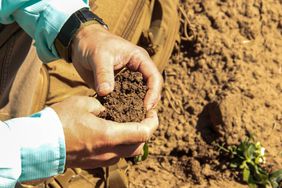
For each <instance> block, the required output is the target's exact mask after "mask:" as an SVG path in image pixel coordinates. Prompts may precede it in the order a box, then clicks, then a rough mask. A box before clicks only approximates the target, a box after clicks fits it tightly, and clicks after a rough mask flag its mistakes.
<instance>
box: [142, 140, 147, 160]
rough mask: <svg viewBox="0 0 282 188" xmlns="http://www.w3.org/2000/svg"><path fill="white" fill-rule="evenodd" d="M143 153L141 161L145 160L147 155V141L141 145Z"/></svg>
mask: <svg viewBox="0 0 282 188" xmlns="http://www.w3.org/2000/svg"><path fill="white" fill-rule="evenodd" d="M143 152H144V153H143V155H142V161H145V160H146V159H147V158H148V155H149V146H148V144H147V143H145V145H144V147H143Z"/></svg>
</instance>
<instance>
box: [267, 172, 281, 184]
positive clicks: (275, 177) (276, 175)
mask: <svg viewBox="0 0 282 188" xmlns="http://www.w3.org/2000/svg"><path fill="white" fill-rule="evenodd" d="M269 179H270V182H271V184H272V187H274V186H273V184H276V185H277V187H278V185H279V183H280V182H282V169H281V170H277V171H274V172H272V173H271V174H270V176H269Z"/></svg>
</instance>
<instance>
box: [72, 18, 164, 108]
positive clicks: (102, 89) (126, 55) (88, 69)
mask: <svg viewBox="0 0 282 188" xmlns="http://www.w3.org/2000/svg"><path fill="white" fill-rule="evenodd" d="M72 61H73V64H74V66H75V68H76V70H77V71H78V73H79V74H80V76H81V77H82V79H84V81H85V82H86V83H87V84H88V85H89V86H90V87H92V88H94V89H95V90H96V92H97V93H98V95H100V96H104V95H107V94H109V93H110V92H112V91H113V89H114V71H115V70H119V69H121V68H123V67H127V68H128V69H130V70H132V71H139V72H141V73H142V75H143V78H144V79H145V80H146V81H147V87H148V91H147V94H146V96H145V99H144V105H145V108H146V109H147V110H150V109H152V108H154V107H155V106H156V105H157V103H158V101H159V99H160V93H161V88H162V83H163V81H162V77H161V74H160V73H159V71H158V69H157V67H156V66H155V64H154V63H153V62H152V60H151V58H150V56H149V55H148V53H147V52H146V51H145V50H144V49H143V48H141V47H138V46H136V45H134V44H132V43H130V42H128V41H126V40H124V39H122V38H121V37H118V36H116V35H113V34H111V33H110V32H108V31H107V30H105V29H104V28H103V27H102V26H101V25H98V24H93V25H89V26H86V27H84V28H82V29H81V30H80V31H79V32H78V33H77V34H76V36H75V38H74V40H73V42H72Z"/></svg>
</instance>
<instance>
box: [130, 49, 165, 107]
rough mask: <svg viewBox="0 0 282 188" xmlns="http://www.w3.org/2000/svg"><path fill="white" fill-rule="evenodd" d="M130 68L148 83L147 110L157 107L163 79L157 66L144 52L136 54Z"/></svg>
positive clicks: (145, 100)
mask: <svg viewBox="0 0 282 188" xmlns="http://www.w3.org/2000/svg"><path fill="white" fill-rule="evenodd" d="M127 66H128V68H129V69H130V70H133V71H139V72H141V73H142V75H143V77H144V79H145V80H146V81H147V87H148V91H147V93H146V96H145V99H144V105H145V108H146V109H147V110H150V109H152V108H153V107H155V106H156V105H157V103H158V101H159V99H160V95H161V90H162V85H163V79H162V76H161V74H160V72H159V71H158V69H157V67H156V65H155V64H154V63H153V61H152V60H151V58H150V57H149V55H148V53H146V52H144V50H138V51H137V52H135V53H134V54H133V56H132V58H131V59H130V62H129V63H128V65H127Z"/></svg>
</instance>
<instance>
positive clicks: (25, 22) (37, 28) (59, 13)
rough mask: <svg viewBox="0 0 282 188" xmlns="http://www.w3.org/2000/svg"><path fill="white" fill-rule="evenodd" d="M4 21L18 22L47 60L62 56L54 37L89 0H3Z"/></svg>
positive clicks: (0, 18) (0, 8)
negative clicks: (58, 52) (59, 53)
mask: <svg viewBox="0 0 282 188" xmlns="http://www.w3.org/2000/svg"><path fill="white" fill-rule="evenodd" d="M0 3H1V6H0V23H2V24H9V23H12V22H14V21H16V22H17V23H18V24H19V25H20V26H21V27H22V28H23V29H24V30H25V31H26V32H27V33H28V34H29V35H30V36H31V37H32V38H33V39H34V40H35V46H36V49H37V53H38V55H39V57H40V58H41V60H42V61H43V62H49V61H52V60H55V59H57V58H58V54H57V52H56V49H55V47H54V44H53V42H54V40H55V38H56V36H57V34H58V33H59V31H60V29H61V28H62V26H63V25H64V23H65V22H66V20H67V19H68V18H69V17H70V16H71V15H72V14H73V13H74V12H76V11H77V10H79V9H81V8H83V7H88V1H87V0H60V1H57V0H41V1H35V0H13V1H9V2H6V1H4V0H0Z"/></svg>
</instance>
